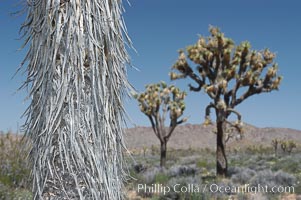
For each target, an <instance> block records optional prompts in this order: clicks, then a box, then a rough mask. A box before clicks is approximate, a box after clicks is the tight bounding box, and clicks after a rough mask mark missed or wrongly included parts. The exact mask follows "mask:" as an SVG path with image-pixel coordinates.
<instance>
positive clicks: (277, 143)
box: [272, 138, 281, 156]
mask: <svg viewBox="0 0 301 200" xmlns="http://www.w3.org/2000/svg"><path fill="white" fill-rule="evenodd" d="M280 142H281V140H279V139H277V138H275V139H273V140H272V146H273V147H274V152H275V156H277V150H278V145H279V144H280Z"/></svg>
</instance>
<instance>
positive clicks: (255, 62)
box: [170, 27, 282, 175]
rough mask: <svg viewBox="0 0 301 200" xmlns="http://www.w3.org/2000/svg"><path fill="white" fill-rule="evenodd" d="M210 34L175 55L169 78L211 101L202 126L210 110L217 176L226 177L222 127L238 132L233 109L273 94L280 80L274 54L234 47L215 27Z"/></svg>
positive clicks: (235, 112) (238, 121)
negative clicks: (185, 81) (213, 121)
mask: <svg viewBox="0 0 301 200" xmlns="http://www.w3.org/2000/svg"><path fill="white" fill-rule="evenodd" d="M210 33H211V36H210V37H208V38H205V37H202V36H201V37H200V38H199V40H198V41H197V43H196V44H195V45H192V46H188V47H187V49H186V51H187V52H186V54H187V55H186V54H185V52H184V51H183V50H181V51H180V52H179V54H180V55H179V59H178V60H177V62H176V63H175V64H174V66H173V67H172V68H173V69H174V70H177V71H178V72H180V73H179V74H177V73H174V72H171V73H170V77H171V79H172V80H175V79H179V78H186V77H189V78H191V79H192V80H193V81H194V82H195V83H196V86H193V85H189V87H190V90H191V91H195V92H198V91H201V90H202V89H203V90H204V91H205V92H206V93H207V94H208V96H209V97H210V98H211V99H212V102H210V103H209V105H208V106H207V107H206V115H205V124H208V123H210V122H211V120H210V110H211V109H213V110H214V111H215V115H216V128H217V140H216V143H217V147H216V148H217V149H216V161H217V174H218V175H226V173H227V158H226V154H225V148H224V143H225V141H224V132H225V126H226V125H229V126H230V127H234V128H236V129H237V130H238V131H239V132H241V131H242V122H241V115H240V114H239V113H238V112H237V111H236V110H235V109H234V108H235V107H236V106H237V105H239V104H240V103H242V102H243V101H244V100H246V99H247V98H249V97H250V96H253V95H255V94H260V93H264V92H270V91H272V90H277V89H278V86H279V84H280V82H281V80H282V77H279V76H277V75H276V74H277V64H275V63H274V58H275V54H274V53H272V52H270V50H269V49H265V50H263V51H255V50H251V45H250V43H249V42H242V43H241V44H240V45H238V46H234V42H233V41H232V40H231V39H230V38H227V37H225V36H224V34H223V33H222V32H220V30H219V29H218V28H216V27H210ZM187 57H188V59H190V60H191V61H192V62H193V63H195V64H196V65H197V67H196V68H197V72H194V71H193V70H192V68H191V67H190V63H189V62H188V61H187ZM269 66H270V67H269ZM266 68H268V69H266ZM263 74H265V75H263ZM231 114H234V115H236V116H237V121H236V122H230V121H228V120H227V119H228V117H229V116H230V115H231Z"/></svg>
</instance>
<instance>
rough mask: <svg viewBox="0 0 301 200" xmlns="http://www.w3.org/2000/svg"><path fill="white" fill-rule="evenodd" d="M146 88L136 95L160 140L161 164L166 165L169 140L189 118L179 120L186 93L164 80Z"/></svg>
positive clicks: (141, 108) (142, 110)
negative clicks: (168, 121)
mask: <svg viewBox="0 0 301 200" xmlns="http://www.w3.org/2000/svg"><path fill="white" fill-rule="evenodd" d="M145 88H146V91H145V92H143V93H141V94H136V95H134V97H135V98H136V99H137V100H138V102H139V107H140V110H141V112H143V113H144V114H145V115H146V116H147V117H148V119H149V120H150V122H151V125H152V128H153V131H154V133H155V135H156V136H157V137H158V139H159V140H160V148H161V151H160V152H161V157H160V166H161V167H165V163H166V151H167V142H168V140H169V138H170V136H171V135H172V133H173V131H174V130H175V128H176V126H177V125H179V124H181V123H183V122H186V121H187V118H182V119H180V120H179V118H180V117H181V116H182V115H183V111H184V110H185V103H184V98H185V96H186V93H185V92H182V91H180V89H179V88H177V87H175V86H173V85H171V86H167V85H166V83H164V82H161V83H158V84H151V85H147V86H146V87H145ZM168 112H169V118H170V124H169V127H166V126H165V119H166V117H167V114H168Z"/></svg>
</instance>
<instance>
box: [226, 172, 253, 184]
mask: <svg viewBox="0 0 301 200" xmlns="http://www.w3.org/2000/svg"><path fill="white" fill-rule="evenodd" d="M255 174H256V172H255V171H254V170H252V169H249V168H240V170H238V171H237V173H235V174H234V175H233V176H232V177H231V180H232V181H233V182H234V183H241V184H245V183H248V182H249V181H250V179H251V178H252V177H253V176H254V175H255Z"/></svg>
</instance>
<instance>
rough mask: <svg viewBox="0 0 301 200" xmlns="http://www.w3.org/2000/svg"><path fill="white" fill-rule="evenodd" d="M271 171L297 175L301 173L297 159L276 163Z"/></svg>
mask: <svg viewBox="0 0 301 200" xmlns="http://www.w3.org/2000/svg"><path fill="white" fill-rule="evenodd" d="M272 170H273V171H278V170H282V171H285V172H288V173H294V174H297V173H300V172H301V163H300V160H299V159H296V158H294V157H287V158H285V159H281V160H279V161H278V162H276V163H275V165H274V166H273V167H272Z"/></svg>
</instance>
